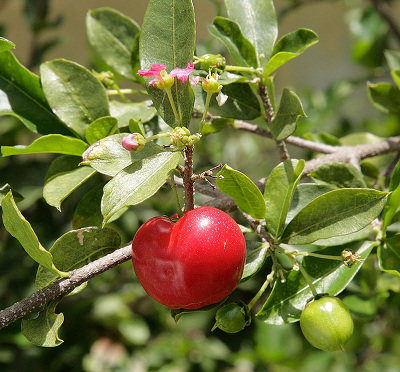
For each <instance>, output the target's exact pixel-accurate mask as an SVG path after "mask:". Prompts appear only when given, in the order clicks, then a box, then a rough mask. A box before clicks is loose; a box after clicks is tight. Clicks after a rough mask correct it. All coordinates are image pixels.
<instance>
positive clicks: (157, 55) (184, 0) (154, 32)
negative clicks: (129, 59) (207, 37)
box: [139, 0, 196, 127]
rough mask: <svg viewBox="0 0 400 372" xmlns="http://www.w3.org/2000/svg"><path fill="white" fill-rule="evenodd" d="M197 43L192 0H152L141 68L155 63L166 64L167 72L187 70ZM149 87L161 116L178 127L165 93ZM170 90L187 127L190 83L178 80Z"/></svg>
mask: <svg viewBox="0 0 400 372" xmlns="http://www.w3.org/2000/svg"><path fill="white" fill-rule="evenodd" d="M195 43H196V24H195V19H194V9H193V4H192V1H191V0H180V1H176V0H150V2H149V4H148V6H147V10H146V13H145V16H144V20H143V25H142V31H141V34H140V47H139V54H140V65H141V67H142V69H145V70H148V69H150V68H151V66H152V65H153V64H156V63H160V64H165V65H166V70H167V72H170V71H171V70H172V69H174V68H175V67H180V68H186V66H187V64H188V63H189V62H190V61H191V60H192V59H193V55H194V50H195ZM149 80H150V79H146V81H149ZM175 80H177V79H175ZM147 88H148V92H149V95H150V97H151V98H152V100H153V102H154V105H155V107H156V109H157V111H158V112H159V113H160V115H161V117H162V118H163V119H164V121H165V122H166V123H167V124H168V125H170V126H171V127H175V126H176V123H175V116H174V115H173V111H172V108H171V104H170V102H169V100H168V97H167V94H166V92H165V90H160V89H158V88H155V87H153V86H151V85H148V87H147ZM171 91H172V94H173V97H174V100H175V101H176V103H175V104H176V106H177V110H178V114H179V115H180V118H181V121H182V124H183V125H185V126H188V125H189V122H190V118H191V115H192V111H193V104H194V94H193V90H192V88H191V87H190V84H189V81H187V82H186V83H182V82H181V81H180V80H179V81H177V82H176V83H175V84H174V85H173V86H172V87H171Z"/></svg>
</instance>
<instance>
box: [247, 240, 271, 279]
mask: <svg viewBox="0 0 400 372" xmlns="http://www.w3.org/2000/svg"><path fill="white" fill-rule="evenodd" d="M268 247H269V244H268V243H266V242H265V243H261V242H255V241H247V242H246V263H245V265H244V270H243V274H242V279H241V280H240V281H241V283H243V282H245V281H247V280H249V279H250V278H251V277H252V276H254V275H255V274H257V272H258V271H259V270H260V269H261V268H262V267H263V265H264V262H265V259H266V258H267V257H268Z"/></svg>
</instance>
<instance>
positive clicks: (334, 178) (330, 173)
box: [309, 162, 367, 188]
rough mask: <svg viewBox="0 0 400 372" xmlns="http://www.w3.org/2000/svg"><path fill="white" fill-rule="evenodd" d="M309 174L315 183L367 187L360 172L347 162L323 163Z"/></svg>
mask: <svg viewBox="0 0 400 372" xmlns="http://www.w3.org/2000/svg"><path fill="white" fill-rule="evenodd" d="M309 176H310V177H311V178H312V179H313V180H314V181H315V182H316V183H320V184H327V185H332V186H335V187H346V188H351V187H353V188H363V187H364V188H365V187H367V185H366V183H365V181H364V178H363V175H362V174H361V172H360V171H359V170H358V169H357V168H356V167H354V166H353V165H351V164H348V163H340V162H330V163H325V164H322V165H320V166H319V167H317V168H316V169H314V170H313V171H312V172H311V173H310V174H309Z"/></svg>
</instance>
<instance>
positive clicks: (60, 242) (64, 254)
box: [36, 227, 121, 289]
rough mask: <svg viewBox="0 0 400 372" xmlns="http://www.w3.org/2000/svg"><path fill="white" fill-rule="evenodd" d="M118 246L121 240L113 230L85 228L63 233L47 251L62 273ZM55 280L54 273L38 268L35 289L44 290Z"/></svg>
mask: <svg viewBox="0 0 400 372" xmlns="http://www.w3.org/2000/svg"><path fill="white" fill-rule="evenodd" d="M120 244H121V238H120V236H119V234H118V233H117V232H116V231H115V230H112V229H108V228H104V229H102V228H101V227H86V228H82V229H79V230H72V231H69V232H67V233H65V234H64V235H62V236H61V237H60V238H58V239H57V240H56V241H55V243H54V244H53V246H52V247H51V248H50V250H49V251H50V253H51V254H52V255H53V260H54V264H55V265H56V266H57V267H59V268H60V269H61V270H63V271H72V270H75V269H78V268H80V267H82V266H84V265H86V264H88V263H89V262H90V261H94V260H95V259H97V258H99V257H101V256H104V255H105V254H106V253H109V252H110V251H113V250H115V249H117V248H119V246H120ZM56 279H57V276H56V275H54V273H52V272H50V271H49V270H47V269H46V268H45V267H43V266H39V268H38V271H37V274H36V287H37V289H41V288H44V287H46V286H48V285H49V284H50V283H52V282H54V281H55V280H56Z"/></svg>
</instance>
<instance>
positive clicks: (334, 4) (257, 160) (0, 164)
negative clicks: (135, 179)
mask: <svg viewBox="0 0 400 372" xmlns="http://www.w3.org/2000/svg"><path fill="white" fill-rule="evenodd" d="M389 3H390V6H391V7H392V11H393V12H392V15H393V16H394V19H395V20H396V21H397V22H398V24H400V1H398V0H396V1H390V2H389ZM102 6H111V7H113V8H115V9H117V10H119V11H121V12H123V13H124V14H126V15H128V16H130V17H131V18H133V19H134V20H135V21H137V22H138V23H139V24H141V23H142V19H143V15H144V12H145V9H146V6H147V1H145V0H143V1H142V0H140V1H139V0H136V1H127V0H114V1H105V0H80V1H76V0H72V1H63V0H25V1H23V0H0V35H1V36H3V37H6V38H8V39H9V40H11V41H13V42H14V43H15V44H16V48H15V50H14V52H15V54H16V55H17V57H18V59H19V60H20V61H21V62H22V63H23V64H24V65H26V66H29V68H30V69H31V70H32V71H34V72H37V71H38V66H39V64H40V63H41V62H42V61H45V60H51V59H53V58H66V59H70V60H73V61H76V62H78V63H81V64H83V65H85V66H86V67H90V68H96V69H100V68H101V65H100V64H99V61H98V60H97V59H96V57H95V56H94V55H93V54H92V53H91V52H90V49H89V47H88V43H87V39H86V33H85V15H86V13H87V11H88V10H89V9H94V8H98V7H102ZM194 6H195V11H196V17H197V34H198V54H199V55H201V54H203V53H205V52H214V53H223V54H224V53H225V51H224V49H223V47H222V45H221V44H219V43H218V42H217V41H215V40H212V39H211V38H210V37H209V35H208V32H207V25H208V24H210V23H212V20H213V18H214V16H215V15H219V14H223V13H221V12H223V3H222V1H217V0H215V1H211V0H195V1H194ZM276 8H277V13H278V15H279V20H280V23H279V34H280V35H279V36H282V35H284V34H286V33H288V32H291V31H294V30H296V29H297V28H299V27H306V28H310V29H312V30H314V31H315V32H316V33H317V34H318V35H319V38H320V42H319V43H318V44H317V45H316V46H313V47H312V48H311V49H310V50H308V51H307V52H306V53H304V55H302V56H301V57H299V58H297V59H296V60H294V61H292V62H290V63H288V64H287V65H285V66H283V67H282V68H281V69H279V70H278V72H277V76H276V80H275V81H276V90H277V94H278V95H279V94H280V92H281V91H282V89H283V87H289V88H291V89H293V90H294V91H295V92H296V93H297V94H298V95H299V96H300V98H301V99H302V102H303V105H304V108H305V112H306V113H307V115H308V118H306V119H304V120H302V121H301V122H300V124H299V127H298V131H297V133H296V134H297V135H306V134H307V133H311V134H314V135H315V134H316V133H320V132H327V133H329V134H330V135H334V136H337V137H342V136H345V135H348V134H350V133H354V132H363V131H367V132H370V133H373V134H375V135H377V136H389V135H398V134H399V118H397V117H392V116H389V115H384V114H381V113H379V112H378V111H376V110H375V109H373V108H372V107H371V105H370V104H369V102H368V99H367V96H366V89H365V87H366V81H368V80H369V81H372V82H374V81H384V80H387V81H390V75H389V73H388V68H387V66H386V63H385V60H384V57H383V50H384V49H385V48H391V49H396V48H397V49H398V47H399V43H400V41H399V40H396V39H395V38H394V37H393V36H391V33H390V31H389V28H388V26H387V24H386V23H385V22H384V21H383V20H382V18H380V17H379V15H378V14H377V13H376V12H375V11H373V9H372V7H371V2H370V1H361V0H360V1H359V0H348V1H344V0H340V1H339V0H337V1H332V0H331V1H328V0H327V1H300V0H299V1H296V0H277V1H276ZM124 84H125V83H122V86H124ZM239 137H240V141H239ZM34 138H35V135H34V134H32V133H29V132H28V131H27V130H26V129H25V128H24V126H23V125H22V124H21V123H19V122H17V121H15V120H14V119H12V118H9V117H6V118H1V119H0V145H16V144H28V143H30V142H31V141H32V140H33V139H34ZM289 150H290V152H291V155H292V157H294V158H296V157H303V158H305V159H307V158H308V157H309V156H310V154H308V153H306V152H303V151H299V150H298V149H295V148H292V147H289ZM54 157H55V156H54V155H51V154H47V155H42V154H40V155H28V156H18V157H17V156H14V157H7V158H0V181H1V182H0V183H1V185H3V184H5V183H10V184H11V186H12V187H13V188H15V189H16V190H18V191H19V192H20V193H21V194H22V195H24V197H25V200H24V201H23V202H21V203H20V204H19V208H20V209H21V211H22V212H23V214H24V216H25V218H26V219H27V220H28V221H29V222H30V223H31V224H32V226H33V228H34V230H35V232H36V234H37V235H38V236H39V239H40V241H41V243H42V245H43V246H45V247H49V246H50V245H51V244H52V242H53V241H54V240H55V239H57V238H58V237H59V236H60V235H61V234H63V233H64V232H66V231H68V230H70V229H71V219H72V215H73V212H74V208H75V207H76V204H77V202H78V201H79V199H80V198H81V197H82V196H83V195H84V193H85V192H86V191H87V190H89V189H90V187H91V186H93V184H94V182H97V181H99V179H97V180H92V182H93V184H91V183H90V182H89V183H88V184H87V185H84V187H82V188H80V189H78V190H77V191H75V192H74V193H73V194H72V195H71V196H70V197H69V198H68V199H67V200H66V201H65V202H64V203H63V210H62V213H60V212H58V211H57V210H55V209H54V208H51V207H49V206H48V205H47V204H46V203H45V202H44V200H43V198H42V184H43V180H44V177H45V174H46V171H47V167H48V165H49V163H50V161H51V160H52V159H54ZM278 162H279V160H278V157H277V155H276V150H275V147H274V145H273V144H271V143H270V142H269V141H267V140H265V139H263V138H256V137H255V136H253V135H250V134H244V133H236V132H235V131H233V130H229V129H226V130H225V131H223V132H222V133H218V134H215V135H210V136H209V137H207V138H206V141H201V142H200V143H199V145H198V147H197V149H196V159H195V167H196V170H197V171H202V170H206V169H208V168H209V167H210V166H214V165H216V164H219V163H228V164H229V165H231V166H232V167H234V168H235V169H238V170H241V171H243V172H245V173H246V174H247V175H248V176H249V177H250V178H252V179H253V180H257V179H259V178H261V177H265V176H266V175H268V172H269V171H270V170H271V169H272V168H273V167H274V166H275V165H276V164H277V163H278ZM99 177H100V176H99ZM197 201H198V202H199V203H201V198H198V200H197ZM172 213H174V205H173V203H172V202H171V197H170V192H169V190H161V191H160V192H159V193H158V194H157V196H155V197H152V198H150V199H149V200H147V201H146V202H145V203H143V204H140V205H139V206H135V207H133V208H131V209H130V210H129V211H128V212H127V213H125V214H124V215H123V217H122V218H121V219H119V220H118V221H116V222H114V223H113V228H115V229H117V230H118V231H119V232H120V233H121V235H122V236H123V239H124V242H128V241H130V240H131V239H132V237H133V235H134V234H135V231H136V230H137V228H138V227H139V226H140V224H142V223H143V222H144V221H146V220H147V219H149V218H150V217H152V216H155V215H160V214H166V215H170V214H172ZM234 217H235V218H237V220H238V221H239V222H243V223H244V221H243V220H242V219H241V217H240V216H239V215H238V214H235V215H234ZM267 266H268V265H267ZM36 269H37V266H36V264H35V263H34V262H33V261H32V260H31V259H30V258H29V257H28V256H27V255H26V254H25V252H24V251H23V249H22V248H21V246H20V245H19V243H18V242H17V241H16V240H15V239H13V238H12V237H11V236H10V235H9V234H8V233H7V232H6V231H5V230H4V228H3V226H2V225H1V227H0V307H1V308H4V307H7V306H9V305H11V304H13V303H14V302H16V301H18V300H20V299H22V298H24V297H26V296H28V295H29V294H31V293H32V292H33V291H34V290H35V287H34V282H33V279H34V277H35V274H36ZM268 269H269V268H268V267H265V270H263V271H262V272H260V273H258V274H257V276H256V277H255V278H254V279H252V280H251V281H250V282H247V283H245V284H243V285H241V286H240V287H239V288H238V290H237V291H235V293H234V294H233V295H232V296H231V300H232V301H234V300H235V299H239V298H241V299H243V300H245V301H246V300H250V299H251V298H252V297H253V295H254V292H255V291H256V290H257V288H259V286H260V284H261V283H262V282H263V281H264V278H265V276H266V275H267V274H268ZM399 293H400V279H399V278H398V277H395V276H390V275H389V274H385V275H378V271H377V267H376V260H375V257H374V255H372V256H371V257H370V258H369V259H368V261H367V262H365V264H364V266H363V268H362V270H361V271H360V273H359V274H358V275H357V277H356V279H355V280H354V281H353V282H352V284H351V285H350V286H349V288H348V289H347V290H346V291H345V292H344V293H343V294H342V295H341V297H342V298H344V299H345V300H346V298H347V301H348V304H349V306H350V307H351V310H352V311H353V315H354V320H355V322H356V327H355V334H354V336H353V338H352V339H351V341H350V343H349V344H348V345H347V348H346V349H347V350H346V352H345V353H341V352H337V353H327V352H322V351H318V350H316V349H314V348H313V347H311V346H310V345H309V344H308V343H307V342H306V341H305V340H304V339H303V337H302V335H301V332H300V330H299V326H298V324H292V325H285V326H271V325H266V324H263V323H261V322H259V321H258V320H257V319H255V318H254V319H253V322H252V324H251V325H250V326H249V327H247V328H246V329H245V330H244V331H242V332H240V333H239V334H233V335H232V334H225V333H223V332H222V331H220V330H219V329H217V330H215V331H214V332H211V328H212V325H213V323H214V315H215V311H210V312H199V313H194V314H187V315H184V316H183V317H182V318H181V319H180V320H179V322H178V323H177V324H176V323H175V322H174V320H173V319H172V317H171V316H170V313H169V310H168V309H166V308H165V307H163V306H162V305H159V304H157V303H156V302H154V301H153V300H152V299H151V298H149V297H148V296H147V295H146V294H145V292H144V291H143V289H142V288H141V286H140V284H139V283H138V282H137V280H136V279H135V276H134V272H133V269H132V265H131V263H130V262H127V263H125V264H123V265H120V266H119V267H117V268H115V269H112V270H110V271H108V272H106V273H104V274H103V275H101V276H99V277H96V278H95V279H93V280H91V281H90V283H89V285H88V287H87V288H86V289H85V290H84V291H83V292H81V293H80V294H77V295H74V296H70V297H66V298H65V299H63V300H62V302H61V303H60V304H59V305H58V307H57V312H63V313H64V315H65V322H64V325H63V326H62V329H61V332H60V336H61V338H62V339H63V340H64V341H65V342H64V343H63V344H62V345H61V346H59V347H57V348H54V349H44V348H39V347H36V346H33V345H31V344H30V343H29V342H28V341H26V340H25V338H24V337H23V336H22V334H21V332H20V321H17V322H15V323H14V324H12V325H10V326H9V327H7V328H5V329H3V330H1V331H0V371H2V372H3V371H4V372H20V371H21V372H25V371H29V372H42V371H51V372H53V371H54V372H56V371H57V372H58V371H60V372H61V371H85V372H109V371H110V372H111V371H118V372H125V371H126V372H128V371H129V372H131V371H132V372H145V371H164V372H165V371H169V372H171V371H173V372H181V371H205V372H208V371H222V372H228V371H229V372H233V371H237V372H253V371H273V372H275V371H276V372H278V371H279V372H292V371H300V372H303V371H304V372H307V371H321V370H324V371H335V372H336V371H338V372H339V371H371V372H372V371H373V372H376V371H377V370H381V371H385V372H386V371H388V372H391V371H393V372H395V371H400V332H399V331H400V323H399V318H400V317H399V315H400V314H399V313H400V311H399V309H400V307H399V304H400V295H399ZM354 294H357V298H356V300H354V296H353V295H354ZM266 295H267V294H266ZM352 296H353V297H352ZM260 304H262V301H260ZM254 310H255V311H256V310H257V307H256V308H255V309H254Z"/></svg>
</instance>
